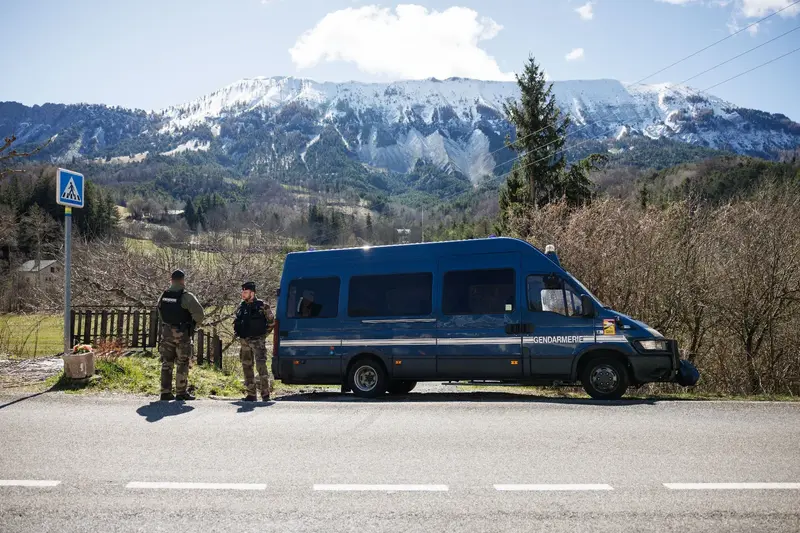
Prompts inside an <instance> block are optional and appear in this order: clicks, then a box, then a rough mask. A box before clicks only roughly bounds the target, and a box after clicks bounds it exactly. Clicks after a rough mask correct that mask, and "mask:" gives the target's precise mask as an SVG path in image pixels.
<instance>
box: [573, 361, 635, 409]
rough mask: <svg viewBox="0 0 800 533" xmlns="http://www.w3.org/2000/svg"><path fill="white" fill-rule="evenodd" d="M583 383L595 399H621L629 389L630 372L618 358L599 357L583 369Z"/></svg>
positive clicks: (584, 387)
mask: <svg viewBox="0 0 800 533" xmlns="http://www.w3.org/2000/svg"><path fill="white" fill-rule="evenodd" d="M581 383H582V384H583V389H584V390H585V391H586V393H587V394H588V395H589V396H591V397H592V398H594V399H595V400H619V399H620V398H622V396H623V395H624V394H625V391H626V390H628V372H627V370H626V369H625V365H624V364H623V363H622V362H620V361H619V360H618V359H615V358H613V357H598V358H596V359H592V360H591V361H589V363H588V364H587V365H586V367H585V368H584V369H583V373H582V374H581Z"/></svg>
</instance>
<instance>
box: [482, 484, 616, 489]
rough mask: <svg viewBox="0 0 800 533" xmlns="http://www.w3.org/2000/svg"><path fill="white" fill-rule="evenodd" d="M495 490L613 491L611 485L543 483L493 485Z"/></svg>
mask: <svg viewBox="0 0 800 533" xmlns="http://www.w3.org/2000/svg"><path fill="white" fill-rule="evenodd" d="M494 488H495V489H496V490H509V491H510V490H523V491H550V490H614V488H613V487H612V486H611V485H605V484H571V485H564V484H555V483H544V484H535V485H495V486H494Z"/></svg>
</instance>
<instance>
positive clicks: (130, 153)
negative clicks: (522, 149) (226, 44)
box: [0, 77, 800, 181]
mask: <svg viewBox="0 0 800 533" xmlns="http://www.w3.org/2000/svg"><path fill="white" fill-rule="evenodd" d="M553 93H554V95H555V97H556V100H557V102H558V104H559V106H560V107H561V108H562V110H563V111H565V112H567V113H569V114H570V116H571V117H572V122H573V126H572V128H571V130H570V140H569V144H570V145H573V146H574V145H576V144H579V143H580V142H587V141H589V140H592V139H602V140H605V139H608V140H615V139H616V140H623V139H625V138H629V137H636V136H643V137H649V138H652V139H661V138H667V139H673V140H676V141H681V142H685V143H690V144H693V145H700V146H706V147H709V148H715V149H723V150H728V151H733V152H738V153H742V154H750V155H757V156H761V157H773V156H774V154H775V153H776V152H777V151H778V150H785V149H794V148H795V147H796V146H798V145H800V125H798V124H797V123H794V122H792V121H791V120H789V119H788V118H787V117H785V116H784V115H779V114H769V113H765V112H761V111H757V110H751V109H743V108H737V107H736V106H735V105H733V104H731V103H729V102H726V101H724V100H722V99H720V98H717V97H715V96H712V95H708V94H704V93H701V92H699V91H697V90H694V89H691V88H689V87H685V86H678V85H670V84H661V85H636V86H630V85H626V84H623V83H622V82H619V81H616V80H589V81H585V80H581V81H560V82H558V81H557V82H554V83H553ZM517 95H518V87H517V85H516V83H513V82H491V81H478V80H471V79H463V78H450V79H447V80H436V79H428V80H419V81H401V82H394V83H358V82H348V83H318V82H315V81H312V80H308V79H298V78H292V77H273V78H253V79H244V80H240V81H238V82H236V83H233V84H231V85H228V86H227V87H224V88H222V89H220V90H218V91H215V92H213V93H211V94H208V95H206V96H203V97H201V98H198V99H197V100H194V101H191V102H189V103H186V104H182V105H178V106H174V107H170V108H167V109H164V110H161V111H157V112H153V113H150V114H145V113H143V112H133V111H126V110H120V109H119V108H114V109H111V108H105V107H104V106H60V107H59V109H51V110H50V113H49V114H50V115H51V116H50V117H49V118H48V117H47V115H48V113H43V111H42V110H43V109H44V108H45V107H47V106H41V107H39V106H34V107H33V108H26V107H24V106H20V105H19V104H14V103H7V104H0V134H7V133H15V134H17V136H18V137H20V138H23V139H25V140H27V141H37V140H41V139H42V138H46V136H49V135H54V134H57V133H58V134H64V132H65V131H68V132H69V134H68V135H65V136H64V137H65V138H64V139H62V141H61V148H58V149H53V150H50V152H49V156H50V157H52V158H55V159H58V158H59V157H64V156H75V155H81V156H84V157H98V156H103V157H106V158H107V159H108V158H111V157H115V156H116V157H120V156H126V157H128V158H131V157H135V156H136V155H137V154H138V155H139V156H140V157H141V156H143V155H144V153H145V152H148V153H153V152H154V151H155V152H158V153H162V154H166V155H173V154H177V153H182V152H186V151H198V150H202V151H207V152H209V153H211V154H216V155H217V156H219V157H220V158H224V160H225V161H227V162H234V163H235V164H237V165H238V166H239V167H240V169H241V170H243V171H245V172H249V173H252V172H258V171H262V170H269V169H275V168H290V167H292V165H295V166H297V165H300V166H302V165H307V158H308V157H309V154H312V155H313V153H314V152H315V151H316V150H320V149H321V145H325V146H326V147H329V145H330V143H334V144H335V143H338V144H339V146H340V148H341V150H343V151H344V152H346V153H347V154H349V156H350V157H352V158H353V159H356V160H358V161H360V162H361V163H363V164H366V165H368V166H372V167H377V168H382V169H388V170H392V171H396V172H400V173H406V172H409V171H410V170H411V169H413V168H414V167H415V165H416V164H417V162H418V161H423V162H425V163H431V164H433V165H434V166H437V167H439V168H441V169H444V170H447V171H456V170H457V171H460V172H461V173H462V174H464V175H466V176H467V177H468V178H469V179H470V180H472V181H475V180H477V179H479V178H480V177H482V176H486V175H491V174H492V173H495V174H496V173H498V172H499V170H498V169H499V168H500V165H501V164H502V163H504V162H505V161H507V160H508V159H509V157H510V154H509V153H508V152H507V151H506V150H505V149H504V148H503V139H504V138H505V137H506V135H512V136H513V128H512V127H511V125H510V124H509V123H508V122H507V121H506V120H505V118H504V113H503V104H504V102H506V101H507V100H508V99H509V98H516V97H517ZM48 105H51V104H48ZM76 107H80V109H76ZM25 110H27V111H28V112H27V113H26V112H25ZM65 114H69V115H71V116H74V118H75V120H73V121H70V120H67V119H65V118H64V117H63V116H62V115H65ZM101 115H107V116H106V120H105V121H104V120H101V119H102V117H101ZM82 117H83V118H82ZM59 128H60V129H59ZM321 140H322V142H321ZM117 160H118V161H119V160H120V159H117Z"/></svg>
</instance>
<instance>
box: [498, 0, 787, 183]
mask: <svg viewBox="0 0 800 533" xmlns="http://www.w3.org/2000/svg"><path fill="white" fill-rule="evenodd" d="M795 3H800V0H798V2H795ZM796 52H800V47H798V48H795V49H794V50H792V51H790V52H787V53H785V54H783V55H780V56H778V57H775V58H773V59H770V60H769V61H765V62H764V63H761V64H760V65H756V66H755V67H753V68H750V69H748V70H745V71H744V72H740V73H739V74H737V75H735V76H731V77H730V78H728V79H726V80H723V81H721V82H719V83H716V84H714V85H712V86H711V87H708V88H707V89H704V90H703V91H702V92H706V91H708V90H710V89H713V88H714V87H718V86H720V85H722V84H723V83H727V82H729V81H731V80H735V79H736V78H739V77H741V76H744V75H745V74H749V73H750V72H753V71H754V70H757V69H759V68H761V67H764V66H766V65H769V64H770V63H774V62H775V61H778V60H779V59H783V58H784V57H786V56H789V55H791V54H794V53H796ZM611 131H612V130H611V129H609V130H608V133H611ZM596 140H597V139H586V140H584V141H582V142H579V143H576V144H572V145H570V146H566V147H564V148H562V149H561V150H559V151H558V152H556V153H554V154H551V155H548V156H547V157H543V158H539V159H537V160H535V161H530V162H528V163H526V164H524V165H522V166H520V167H517V168H516V169H512V170H511V171H509V172H507V173H505V174H503V175H501V176H499V178H500V179H502V178H505V177H506V176H509V175H510V174H512V173H513V172H514V171H515V170H516V171H519V170H522V169H524V168H527V167H529V166H531V165H535V164H536V163H540V162H542V161H544V160H546V159H548V158H550V157H553V156H555V155H557V154H559V153H562V152H566V151H567V150H571V149H573V148H576V147H578V146H581V145H583V144H586V143H587V142H591V141H596Z"/></svg>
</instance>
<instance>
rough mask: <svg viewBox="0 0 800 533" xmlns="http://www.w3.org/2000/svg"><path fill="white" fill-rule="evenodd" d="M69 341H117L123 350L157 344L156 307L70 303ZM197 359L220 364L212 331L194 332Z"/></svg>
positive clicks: (218, 347)
mask: <svg viewBox="0 0 800 533" xmlns="http://www.w3.org/2000/svg"><path fill="white" fill-rule="evenodd" d="M70 331H71V332H72V335H71V344H70V346H75V345H76V344H97V343H99V342H102V341H118V342H119V343H120V344H121V345H122V347H123V348H124V349H126V350H139V349H147V348H157V347H158V344H159V342H160V338H159V333H160V332H159V319H158V311H157V310H156V309H155V308H151V309H148V308H133V307H123V308H117V309H104V308H94V307H73V308H72V310H71V312H70ZM194 353H195V355H196V356H197V363H198V364H202V363H204V362H208V363H212V364H213V365H214V366H215V367H217V368H222V339H220V338H219V336H217V334H216V332H213V333H209V332H205V331H203V330H198V331H197V332H195V350H194Z"/></svg>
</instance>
